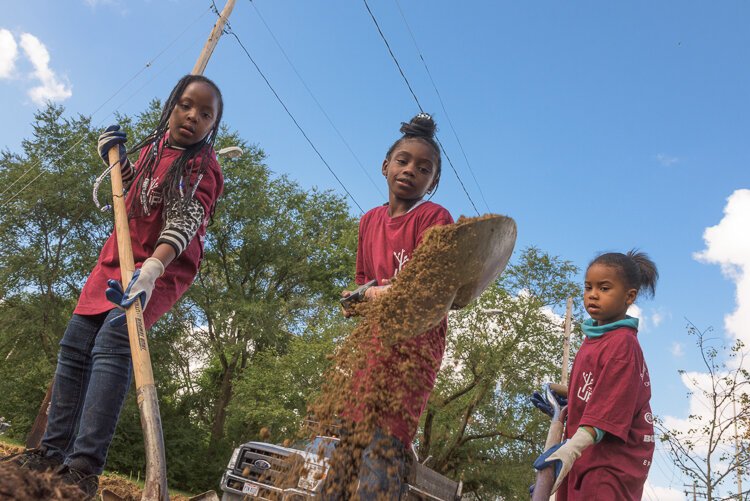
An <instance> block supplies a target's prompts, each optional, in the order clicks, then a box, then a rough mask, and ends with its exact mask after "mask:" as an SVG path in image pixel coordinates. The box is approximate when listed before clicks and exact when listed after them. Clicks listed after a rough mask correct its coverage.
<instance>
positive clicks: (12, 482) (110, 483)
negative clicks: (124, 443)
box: [0, 442, 189, 501]
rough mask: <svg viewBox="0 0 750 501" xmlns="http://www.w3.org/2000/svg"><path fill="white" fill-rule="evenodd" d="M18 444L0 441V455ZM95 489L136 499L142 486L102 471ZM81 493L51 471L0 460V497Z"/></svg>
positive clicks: (1, 500)
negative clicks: (24, 468)
mask: <svg viewBox="0 0 750 501" xmlns="http://www.w3.org/2000/svg"><path fill="white" fill-rule="evenodd" d="M21 450H22V447H18V446H15V445H9V444H4V443H2V442H0V457H2V456H7V455H9V454H14V453H16V452H20V451H21ZM99 489H100V491H101V489H109V490H110V491H112V492H114V493H115V494H117V495H118V496H120V497H122V498H124V499H125V500H126V501H140V499H141V495H142V490H141V488H140V487H139V486H138V485H137V484H136V483H134V482H131V481H129V480H127V479H125V478H122V477H118V476H114V475H102V476H101V477H100V478H99ZM82 496H83V495H82V493H81V491H80V490H79V489H78V488H77V487H73V486H70V485H66V484H63V483H61V482H60V481H59V480H58V478H57V476H56V475H55V474H53V473H51V472H47V473H38V472H34V471H29V470H20V469H18V468H16V467H15V466H14V465H12V464H8V463H0V501H6V500H11V499H13V500H16V501H32V500H33V501H40V500H49V501H58V500H59V501H67V500H80V499H81V498H82ZM170 499H172V500H173V501H187V500H188V499H189V498H188V497H186V496H181V495H172V496H170Z"/></svg>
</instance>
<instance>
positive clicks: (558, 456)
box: [534, 427, 594, 493]
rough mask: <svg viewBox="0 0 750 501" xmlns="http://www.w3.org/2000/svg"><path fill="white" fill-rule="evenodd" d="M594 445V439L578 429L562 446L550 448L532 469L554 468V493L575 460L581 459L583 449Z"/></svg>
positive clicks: (586, 432)
mask: <svg viewBox="0 0 750 501" xmlns="http://www.w3.org/2000/svg"><path fill="white" fill-rule="evenodd" d="M593 444H594V437H592V436H591V433H589V432H588V431H586V430H585V429H584V428H583V427H579V428H578V430H577V431H576V432H575V434H574V435H573V436H572V437H570V438H569V439H568V440H566V441H564V442H563V443H562V444H558V445H555V446H553V447H550V448H549V449H548V450H547V451H545V452H544V453H543V454H542V455H541V456H539V457H538V458H537V459H536V461H534V468H536V469H537V470H542V469H544V468H547V467H549V466H553V467H554V468H555V485H553V486H552V493H554V492H555V491H556V490H557V489H558V488H559V487H560V484H561V483H562V481H563V479H564V478H565V476H566V475H567V474H568V472H569V471H570V469H571V468H572V467H573V463H575V462H576V459H578V458H579V457H581V453H583V451H584V449H586V448H587V447H590V446H592V445H593Z"/></svg>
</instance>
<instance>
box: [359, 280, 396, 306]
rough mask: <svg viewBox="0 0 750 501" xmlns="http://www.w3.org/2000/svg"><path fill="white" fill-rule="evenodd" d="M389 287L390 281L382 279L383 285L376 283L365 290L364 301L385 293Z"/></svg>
mask: <svg viewBox="0 0 750 501" xmlns="http://www.w3.org/2000/svg"><path fill="white" fill-rule="evenodd" d="M390 288H391V281H390V280H383V285H378V286H376V287H370V288H369V289H367V290H366V291H365V300H366V301H372V300H373V299H375V298H376V297H378V296H382V295H383V294H386V293H387V292H388V289H390Z"/></svg>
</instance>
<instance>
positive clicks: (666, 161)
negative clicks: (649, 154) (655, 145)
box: [656, 153, 680, 167]
mask: <svg viewBox="0 0 750 501" xmlns="http://www.w3.org/2000/svg"><path fill="white" fill-rule="evenodd" d="M656 161H657V162H659V163H660V164H662V165H663V166H665V167H671V166H672V165H675V164H678V163H680V159H679V158H677V157H673V156H671V155H665V154H664V153H659V154H658V155H656Z"/></svg>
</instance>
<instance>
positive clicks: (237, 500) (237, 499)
mask: <svg viewBox="0 0 750 501" xmlns="http://www.w3.org/2000/svg"><path fill="white" fill-rule="evenodd" d="M221 501H242V496H240V495H238V494H234V493H232V492H223V493H222V494H221Z"/></svg>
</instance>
